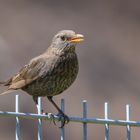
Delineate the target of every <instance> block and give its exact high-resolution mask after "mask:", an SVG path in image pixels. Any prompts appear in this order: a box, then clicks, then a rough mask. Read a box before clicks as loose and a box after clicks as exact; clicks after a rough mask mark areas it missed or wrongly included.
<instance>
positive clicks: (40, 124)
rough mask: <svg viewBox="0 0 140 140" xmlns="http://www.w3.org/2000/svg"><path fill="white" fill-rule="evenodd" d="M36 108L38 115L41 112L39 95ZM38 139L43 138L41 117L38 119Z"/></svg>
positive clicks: (41, 139)
mask: <svg viewBox="0 0 140 140" xmlns="http://www.w3.org/2000/svg"><path fill="white" fill-rule="evenodd" d="M37 109H38V115H40V114H41V112H42V98H41V97H38V105H37ZM38 140H43V130H42V119H41V118H39V119H38Z"/></svg>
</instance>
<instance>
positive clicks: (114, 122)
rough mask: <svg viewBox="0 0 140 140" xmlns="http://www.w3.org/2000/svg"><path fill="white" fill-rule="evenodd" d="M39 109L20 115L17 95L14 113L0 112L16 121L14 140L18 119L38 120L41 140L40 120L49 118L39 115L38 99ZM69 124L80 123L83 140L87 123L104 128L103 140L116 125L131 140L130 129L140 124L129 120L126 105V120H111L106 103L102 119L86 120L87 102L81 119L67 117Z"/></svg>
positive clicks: (61, 130)
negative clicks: (122, 127) (123, 130)
mask: <svg viewBox="0 0 140 140" xmlns="http://www.w3.org/2000/svg"><path fill="white" fill-rule="evenodd" d="M38 103H39V108H38V114H33V113H21V112H20V111H19V95H16V97H15V112H3V111H0V117H14V118H15V119H16V127H15V140H20V118H26V119H37V120H38V140H43V135H42V132H43V130H42V119H48V120H49V119H50V118H49V116H47V115H43V114H41V110H42V101H41V98H38ZM61 109H62V110H63V111H64V110H65V102H64V99H61ZM54 118H55V120H59V117H58V116H54ZM69 119H70V122H75V123H82V124H83V126H82V127H83V132H82V134H83V140H88V126H87V124H88V123H94V124H101V125H104V126H105V140H109V139H110V136H109V135H110V133H109V130H110V129H109V126H110V125H118V126H125V127H126V139H127V140H131V128H132V127H140V122H138V121H131V120H130V105H126V120H113V119H110V118H109V115H108V103H105V104H104V117H103V118H88V116H87V102H86V100H84V101H83V117H82V118H80V117H69ZM60 133H61V137H60V140H65V127H64V128H61V129H60Z"/></svg>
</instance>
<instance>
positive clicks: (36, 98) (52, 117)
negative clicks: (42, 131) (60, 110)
mask: <svg viewBox="0 0 140 140" xmlns="http://www.w3.org/2000/svg"><path fill="white" fill-rule="evenodd" d="M33 100H34V102H35V104H36V107H37V111H38V110H39V105H38V97H36V96H33ZM41 114H43V115H48V117H49V118H50V119H51V120H52V121H53V122H54V124H55V121H54V115H53V114H52V113H46V112H44V111H43V109H42V110H41Z"/></svg>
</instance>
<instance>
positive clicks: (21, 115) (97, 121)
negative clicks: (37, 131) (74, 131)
mask: <svg viewBox="0 0 140 140" xmlns="http://www.w3.org/2000/svg"><path fill="white" fill-rule="evenodd" d="M0 117H19V118H26V119H47V120H51V118H49V116H48V115H43V114H41V115H39V114H33V113H21V112H19V113H16V112H4V111H0ZM61 119H62V120H63V118H61ZM54 120H56V121H57V120H60V118H59V116H57V115H54ZM69 120H70V121H71V122H78V123H84V122H86V123H94V124H109V125H120V126H127V125H130V126H131V127H132V126H133V127H140V121H126V120H113V119H101V118H81V117H69Z"/></svg>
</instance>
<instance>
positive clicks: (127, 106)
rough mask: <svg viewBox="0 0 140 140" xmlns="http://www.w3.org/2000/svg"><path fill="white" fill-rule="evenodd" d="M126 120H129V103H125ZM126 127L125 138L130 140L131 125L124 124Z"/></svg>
mask: <svg viewBox="0 0 140 140" xmlns="http://www.w3.org/2000/svg"><path fill="white" fill-rule="evenodd" d="M126 121H130V105H126ZM126 129H127V140H131V127H130V125H127V126H126Z"/></svg>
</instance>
